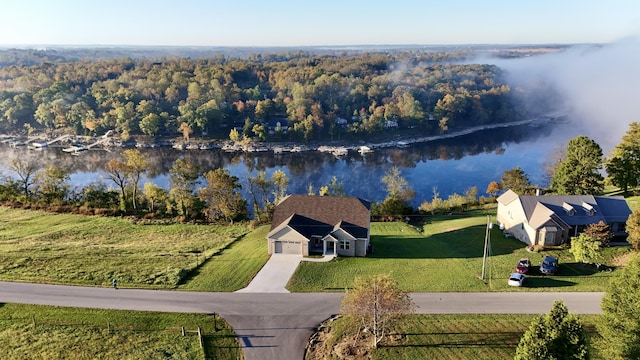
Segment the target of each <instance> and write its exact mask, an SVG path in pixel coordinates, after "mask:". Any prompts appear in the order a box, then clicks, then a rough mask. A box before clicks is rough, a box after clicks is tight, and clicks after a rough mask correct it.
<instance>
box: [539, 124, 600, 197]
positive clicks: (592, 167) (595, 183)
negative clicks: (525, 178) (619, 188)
mask: <svg viewBox="0 0 640 360" xmlns="http://www.w3.org/2000/svg"><path fill="white" fill-rule="evenodd" d="M601 169H602V149H601V148H600V145H598V144H597V143H596V142H595V141H593V140H592V139H590V138H588V137H586V136H578V137H576V138H573V139H571V140H570V141H569V143H568V144H567V152H566V157H565V159H564V160H563V161H562V162H560V163H559V164H558V167H557V168H556V171H555V173H554V174H553V178H552V179H551V188H552V189H553V190H554V191H555V192H557V193H558V194H564V195H583V194H589V195H600V194H602V191H603V190H604V178H603V177H602V174H600V170H601Z"/></svg>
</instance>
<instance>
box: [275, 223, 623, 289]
mask: <svg viewBox="0 0 640 360" xmlns="http://www.w3.org/2000/svg"><path fill="white" fill-rule="evenodd" d="M486 223H487V217H486V215H483V214H477V213H473V214H470V215H469V216H457V217H453V216H440V217H433V218H432V219H431V221H430V223H428V224H426V225H424V228H423V229H419V228H415V227H413V226H411V225H407V224H402V223H372V224H371V243H372V244H373V246H374V253H373V254H372V255H369V256H367V257H364V258H347V257H341V258H337V259H335V260H333V261H331V262H328V263H310V262H303V263H301V264H300V266H299V267H298V269H297V271H296V273H295V274H294V276H293V277H292V278H291V280H290V281H289V284H288V289H289V290H290V291H301V292H312V291H342V290H344V289H345V288H348V287H350V286H351V285H352V284H353V279H354V278H355V277H356V276H367V275H370V274H380V273H383V274H390V275H391V277H393V278H394V279H395V280H396V281H397V282H398V283H399V285H400V287H401V288H402V289H404V290H407V291H415V292H425V291H426V292H428V291H604V289H605V287H606V284H607V282H608V280H609V278H610V277H611V276H612V274H613V272H605V271H598V270H596V269H595V267H593V266H590V265H585V264H579V263H576V262H575V261H574V259H573V256H572V255H571V254H570V253H569V252H568V251H567V250H549V251H543V252H541V253H529V252H527V251H526V249H525V245H524V244H523V243H521V242H520V241H518V240H515V239H507V238H505V237H504V236H503V235H502V232H501V231H500V230H499V229H497V228H495V227H494V229H492V231H491V236H490V239H491V241H490V242H491V256H490V257H489V258H488V260H487V266H486V275H487V281H482V280H480V278H481V274H482V265H483V258H482V254H483V247H484V240H485V231H486ZM627 251H628V248H625V247H621V248H607V249H603V253H604V254H605V256H606V258H607V261H606V262H605V263H606V264H610V263H611V262H612V261H613V258H614V257H615V256H616V255H619V254H622V253H625V252H627ZM547 254H551V255H554V256H558V257H559V258H560V264H561V265H560V270H559V272H558V273H557V274H556V275H555V276H541V275H540V274H539V273H538V272H537V266H538V265H539V264H540V261H541V260H542V258H543V257H544V255H547ZM521 257H528V258H529V259H530V260H531V262H532V264H533V268H532V271H531V274H530V276H528V277H527V280H526V288H524V289H520V288H512V287H509V286H508V285H507V278H508V276H509V274H510V273H511V272H512V271H513V269H514V268H515V265H516V263H517V262H518V259H520V258H521Z"/></svg>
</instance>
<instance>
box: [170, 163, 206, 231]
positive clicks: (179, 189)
mask: <svg viewBox="0 0 640 360" xmlns="http://www.w3.org/2000/svg"><path fill="white" fill-rule="evenodd" d="M199 175H200V174H199V172H198V168H197V167H196V166H195V165H193V164H192V163H191V162H189V161H187V160H184V159H177V160H176V161H174V162H173V165H171V169H170V170H169V180H170V181H171V190H170V191H169V196H170V198H171V200H173V202H174V203H175V204H176V207H177V209H178V213H179V214H180V215H183V216H184V217H185V219H188V218H189V217H190V216H191V215H192V213H193V212H194V210H195V207H196V205H197V200H198V198H197V197H196V195H195V194H194V191H195V187H196V185H197V184H199V183H200V180H199Z"/></svg>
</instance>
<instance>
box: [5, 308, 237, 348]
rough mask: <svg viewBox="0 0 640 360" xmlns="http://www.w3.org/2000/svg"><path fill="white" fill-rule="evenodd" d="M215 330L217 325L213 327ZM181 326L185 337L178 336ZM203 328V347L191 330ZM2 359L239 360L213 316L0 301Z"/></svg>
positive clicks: (233, 341) (226, 329)
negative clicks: (3, 302)
mask: <svg viewBox="0 0 640 360" xmlns="http://www.w3.org/2000/svg"><path fill="white" fill-rule="evenodd" d="M214 326H215V327H214ZM182 327H184V328H185V335H186V336H183V335H182ZM198 327H199V328H200V329H201V334H202V340H203V345H204V348H201V347H200V340H199V338H198V335H197V333H196V332H195V331H197V329H198ZM0 353H2V358H3V359H204V358H207V359H239V358H241V356H242V355H241V349H240V346H239V343H238V340H237V338H236V337H235V334H234V333H233V330H232V329H231V327H230V326H229V325H228V324H227V323H226V322H225V321H224V320H222V319H220V318H219V317H216V319H215V323H214V319H213V316H212V315H207V314H184V313H160V312H144V311H121V310H97V309H81V308H64V307H54V306H35V305H19V304H1V303H0Z"/></svg>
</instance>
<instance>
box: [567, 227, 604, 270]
mask: <svg viewBox="0 0 640 360" xmlns="http://www.w3.org/2000/svg"><path fill="white" fill-rule="evenodd" d="M601 247H602V242H601V241H598V240H596V239H593V238H592V237H591V236H589V235H588V234H586V233H581V234H580V235H578V236H575V237H572V238H571V249H569V252H570V253H571V254H572V255H573V257H574V259H576V261H577V262H581V263H586V264H600V263H601V262H602V254H601V253H600V248H601Z"/></svg>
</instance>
